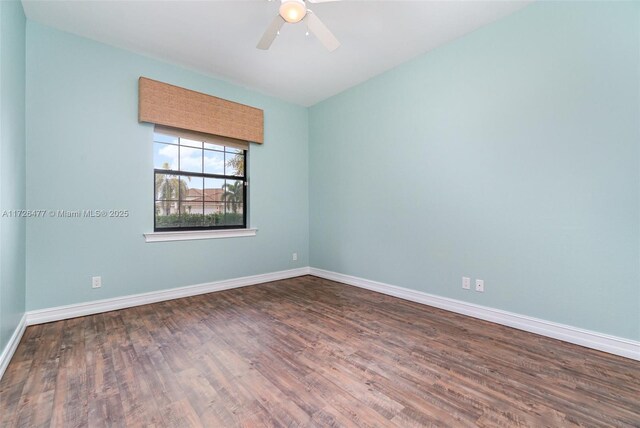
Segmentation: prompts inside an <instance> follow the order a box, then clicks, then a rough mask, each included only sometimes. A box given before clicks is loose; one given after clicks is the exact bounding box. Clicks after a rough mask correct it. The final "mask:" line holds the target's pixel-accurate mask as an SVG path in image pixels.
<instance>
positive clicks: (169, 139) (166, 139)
mask: <svg viewBox="0 0 640 428" xmlns="http://www.w3.org/2000/svg"><path fill="white" fill-rule="evenodd" d="M153 141H155V142H157V143H171V144H178V137H174V136H172V135H165V134H160V133H158V132H154V133H153Z"/></svg>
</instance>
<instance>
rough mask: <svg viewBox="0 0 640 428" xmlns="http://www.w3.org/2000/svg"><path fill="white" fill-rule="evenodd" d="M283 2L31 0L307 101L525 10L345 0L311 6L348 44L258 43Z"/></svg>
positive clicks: (289, 37)
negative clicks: (330, 49) (328, 47)
mask: <svg viewBox="0 0 640 428" xmlns="http://www.w3.org/2000/svg"><path fill="white" fill-rule="evenodd" d="M279 3H280V2H279V1H278V0H276V1H273V2H268V1H266V0H233V1H220V0H210V1H184V0H181V1H158V0H156V1H149V0H147V1H140V0H137V1H96V0H85V1H77V0H75V1H68V0H47V1H36V0H23V5H24V10H25V14H26V15H27V17H28V18H29V19H31V20H33V21H36V22H39V23H42V24H45V25H48V26H51V27H54V28H58V29H60V30H64V31H68V32H70V33H74V34H78V35H81V36H84V37H87V38H90V39H94V40H97V41H100V42H103V43H106V44H109V45H113V46H117V47H121V48H124V49H127V50H131V51H134V52H139V53H142V54H145V55H150V56H153V57H156V58H160V59H163V60H166V61H169V62H172V63H177V64H181V65H183V66H186V67H189V68H192V69H195V70H198V71H201V72H204V73H206V74H209V75H214V76H216V77H219V78H222V79H224V80H227V81H229V82H233V83H236V84H240V85H242V86H246V87H249V88H252V89H256V90H258V91H260V92H263V93H265V94H269V95H273V96H276V97H278V98H281V99H284V100H287V101H291V102H294V103H297V104H301V105H304V106H309V105H313V104H315V103H317V102H319V101H321V100H323V99H325V98H328V97H330V96H332V95H335V94H337V93H339V92H341V91H343V90H345V89H347V88H349V87H351V86H354V85H356V84H358V83H361V82H363V81H365V80H367V79H369V78H371V77H373V76H375V75H377V74H379V73H381V72H383V71H385V70H388V69H390V68H392V67H394V66H396V65H398V64H401V63H403V62H405V61H407V60H409V59H411V58H413V57H415V56H418V55H419V54H421V53H424V52H427V51H429V50H431V49H433V48H435V47H437V46H439V45H442V44H444V43H447V42H449V41H451V40H453V39H456V38H458V37H460V36H462V35H464V34H466V33H469V32H471V31H473V30H475V29H477V28H479V27H481V26H484V25H487V24H489V23H491V22H493V21H496V20H498V19H500V18H502V17H504V16H506V15H509V14H510V13H512V12H514V11H516V10H518V9H521V8H523V7H525V6H526V5H527V4H529V3H530V0H517V1H477V0H473V1H471V0H469V1H417V0H414V1H398V0H394V1H340V2H332V3H324V4H316V5H313V4H311V5H310V8H311V9H312V10H313V11H314V12H316V15H317V16H318V17H320V19H322V21H323V22H324V23H325V24H326V25H327V26H328V27H329V28H330V29H331V30H332V31H333V33H334V34H335V35H336V37H337V38H338V39H339V40H340V41H341V43H342V46H341V47H340V48H339V49H338V50H336V51H335V52H332V53H330V52H327V51H326V50H325V49H324V47H322V45H321V44H320V43H319V42H318V41H317V40H316V39H315V38H314V37H313V36H309V37H306V36H305V28H304V25H303V24H297V25H292V24H287V25H285V27H284V28H283V29H282V31H281V34H280V36H278V37H277V38H276V40H275V41H274V43H273V45H272V46H271V49H270V50H268V51H261V50H258V49H256V48H255V45H256V43H257V42H258V40H259V39H260V37H261V36H262V33H263V32H264V30H265V29H266V28H267V26H268V25H269V23H270V22H271V20H272V19H273V17H274V16H275V15H276V13H277V10H278V6H279Z"/></svg>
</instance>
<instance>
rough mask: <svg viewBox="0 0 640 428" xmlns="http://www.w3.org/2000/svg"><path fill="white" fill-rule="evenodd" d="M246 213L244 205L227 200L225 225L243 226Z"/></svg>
mask: <svg viewBox="0 0 640 428" xmlns="http://www.w3.org/2000/svg"><path fill="white" fill-rule="evenodd" d="M243 213H244V205H243V204H241V203H233V204H230V203H228V202H227V205H226V213H225V215H224V220H223V221H224V225H225V226H233V225H236V226H241V225H242V221H243V219H244V217H243Z"/></svg>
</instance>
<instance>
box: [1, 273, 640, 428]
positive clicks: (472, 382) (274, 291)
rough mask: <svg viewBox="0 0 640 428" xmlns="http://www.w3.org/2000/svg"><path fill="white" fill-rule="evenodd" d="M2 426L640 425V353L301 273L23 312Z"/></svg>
mask: <svg viewBox="0 0 640 428" xmlns="http://www.w3.org/2000/svg"><path fill="white" fill-rule="evenodd" d="M0 426H1V427H49V426H51V427H84V426H89V427H103V426H109V427H116V426H118V427H120V426H123V427H124V426H127V427H140V426H157V427H181V428H182V427H200V426H205V427H235V426H244V427H263V426H286V427H297V426H304V427H307V426H335V427H338V426H339V427H342V426H344V427H348V426H365V427H387V426H389V427H403V428H404V427H424V426H455V427H465V426H503V427H519V426H529V427H543V426H562V427H564V426H635V427H638V426H640V363H638V362H635V361H632V360H629V359H625V358H622V357H617V356H613V355H609V354H605V353H602V352H598V351H593V350H589V349H586V348H582V347H579V346H575V345H571V344H568V343H564V342H560V341H557V340H553V339H548V338H545V337H541V336H537V335H534V334H530V333H526V332H522V331H518V330H514V329H510V328H507V327H503V326H499V325H496V324H491V323H488V322H483V321H479V320H474V319H471V318H468V317H465V316H462V315H457V314H453V313H450V312H446V311H442V310H439V309H434V308H430V307H427V306H423V305H419V304H416V303H411V302H407V301H404V300H400V299H396V298H393V297H389V296H385V295H381V294H377V293H373V292H369V291H366V290H361V289H358V288H354V287H350V286H346V285H343V284H339V283H335V282H331V281H327V280H324V279H319V278H316V277H312V276H304V277H299V278H294V279H289V280H285V281H277V282H272V283H269V284H262V285H257V286H252V287H245V288H240V289H235V290H229V291H224V292H218V293H212V294H207V295H202V296H196V297H190V298H185V299H180V300H174V301H169V302H162V303H156V304H152V305H146V306H140V307H136V308H131V309H125V310H121V311H115V312H109V313H104V314H99V315H93V316H87V317H83V318H75V319H71V320H67V321H60V322H54V323H49V324H43V325H38V326H33V327H29V328H27V330H26V333H25V335H24V337H23V339H22V342H21V343H20V345H19V347H18V350H17V351H16V354H15V356H14V357H13V360H12V361H11V363H10V365H9V367H8V369H7V372H6V374H5V376H4V378H3V379H2V381H1V382H0Z"/></svg>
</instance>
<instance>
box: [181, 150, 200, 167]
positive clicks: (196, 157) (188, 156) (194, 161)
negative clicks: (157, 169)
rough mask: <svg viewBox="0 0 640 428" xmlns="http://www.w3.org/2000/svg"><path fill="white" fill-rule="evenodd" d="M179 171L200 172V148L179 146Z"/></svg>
mask: <svg viewBox="0 0 640 428" xmlns="http://www.w3.org/2000/svg"><path fill="white" fill-rule="evenodd" d="M180 171H187V172H202V150H200V149H194V148H191V147H182V146H180Z"/></svg>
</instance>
